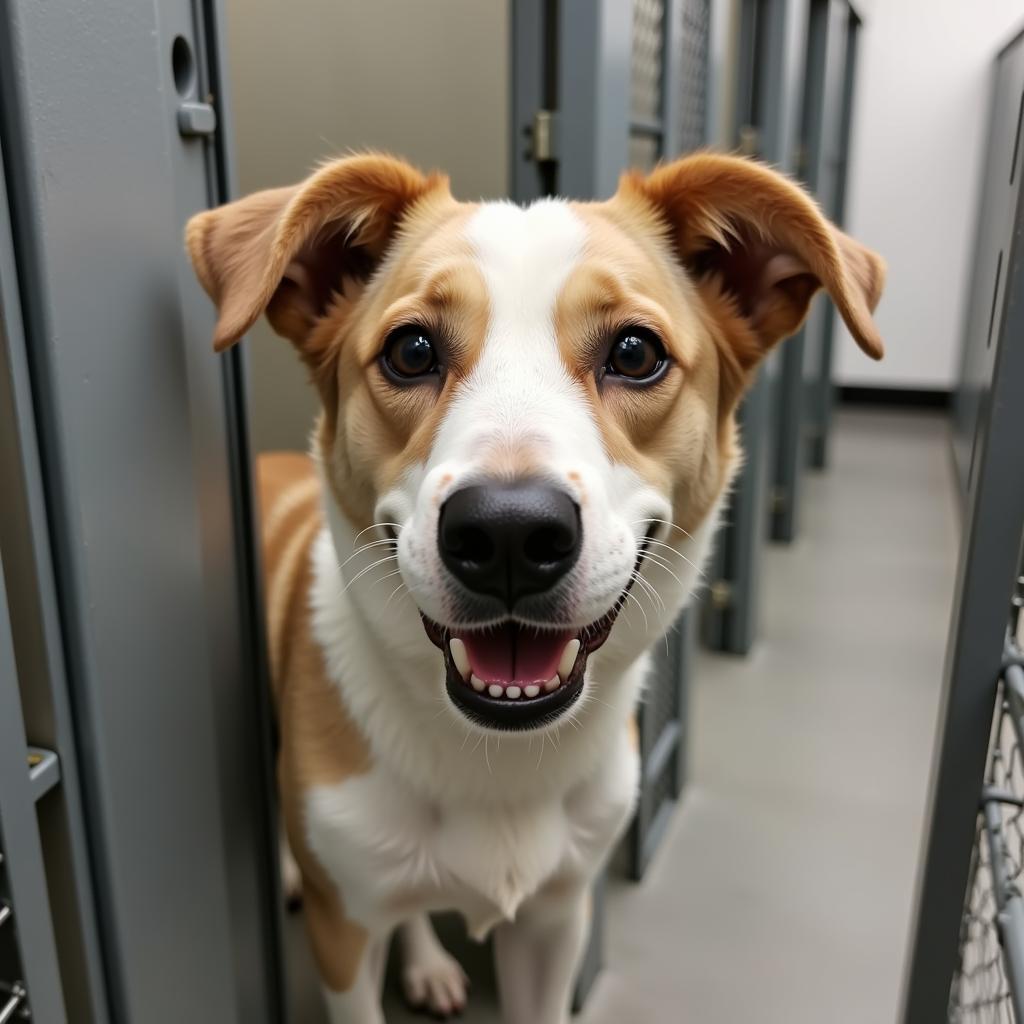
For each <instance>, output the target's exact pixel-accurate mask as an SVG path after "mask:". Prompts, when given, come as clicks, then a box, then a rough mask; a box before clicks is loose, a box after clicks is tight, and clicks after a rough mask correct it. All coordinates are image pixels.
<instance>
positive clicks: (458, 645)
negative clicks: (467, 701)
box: [448, 636, 472, 679]
mask: <svg viewBox="0 0 1024 1024" xmlns="http://www.w3.org/2000/svg"><path fill="white" fill-rule="evenodd" d="M448 646H449V648H451V652H452V661H454V662H455V667H456V668H457V669H458V670H459V675H460V676H462V678H463V679H468V678H469V674H470V672H471V671H472V668H471V667H470V664H469V655H468V654H467V653H466V645H465V644H464V643H463V642H462V641H461V640H460V639H459V638H458V637H457V636H453V637H452V638H451V640H449V641H448Z"/></svg>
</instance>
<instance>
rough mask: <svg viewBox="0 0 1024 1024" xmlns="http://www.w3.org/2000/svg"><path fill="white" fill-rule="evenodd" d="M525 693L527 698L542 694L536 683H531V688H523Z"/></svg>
mask: <svg viewBox="0 0 1024 1024" xmlns="http://www.w3.org/2000/svg"><path fill="white" fill-rule="evenodd" d="M523 693H524V694H525V695H526V696H527V697H536V696H537V694H538V693H540V687H539V686H537V685H536V684H535V683H530V685H529V686H524V687H523Z"/></svg>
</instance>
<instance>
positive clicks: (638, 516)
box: [188, 154, 883, 728]
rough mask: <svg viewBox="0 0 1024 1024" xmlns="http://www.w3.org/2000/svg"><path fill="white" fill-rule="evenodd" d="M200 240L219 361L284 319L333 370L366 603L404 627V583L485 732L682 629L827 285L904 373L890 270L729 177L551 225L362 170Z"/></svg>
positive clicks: (573, 206) (544, 212)
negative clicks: (765, 418) (719, 526)
mask: <svg viewBox="0 0 1024 1024" xmlns="http://www.w3.org/2000/svg"><path fill="white" fill-rule="evenodd" d="M188 246H189V250H190V252H191V255H192V259H193V262H194V263H195V266H196V269H197V272H198V274H199V277H200V279H201V281H202V283H203V285H204V287H205V288H206V290H207V291H208V292H209V294H210V295H211V296H212V298H213V299H214V301H215V302H216V303H217V306H218V309H219V319H218V322H217V327H216V333H215V338H214V344H215V347H216V348H217V349H218V350H222V349H225V348H227V347H228V346H230V345H233V344H234V343H235V342H237V341H238V340H239V338H240V337H241V336H242V334H243V333H244V332H245V331H246V330H248V329H249V328H250V327H251V326H252V324H253V323H254V322H255V321H256V319H257V318H258V317H259V316H260V315H261V314H264V313H265V314H266V315H267V317H268V319H269V320H270V322H271V324H272V325H273V327H274V328H275V329H276V330H277V331H278V333H280V334H282V335H284V336H285V337H287V338H288V339H289V340H290V341H291V342H292V343H293V344H294V345H295V347H296V349H297V350H298V352H299V354H300V356H301V357H302V359H303V360H304V361H305V363H306V364H307V366H308V367H309V370H310V373H311V376H312V379H313V381H314V383H315V385H316V387H317V388H318V390H319V393H320V397H321V400H322V403H323V415H322V417H321V420H320V424H319V427H318V430H317V435H316V442H315V445H316V449H317V454H318V456H319V459H320V462H321V466H322V470H323V473H324V477H325V481H326V484H327V487H328V489H329V492H330V498H331V499H332V500H331V502H330V504H331V506H332V509H331V510H330V511H331V512H332V517H333V518H334V519H335V522H334V523H333V524H332V528H333V530H334V534H335V542H336V545H337V546H338V548H339V550H338V551H337V554H338V556H339V561H340V562H343V563H345V568H344V569H343V572H344V574H345V575H346V576H347V577H348V580H349V584H348V594H349V595H350V596H351V597H352V599H354V600H357V601H361V602H362V603H363V604H364V607H366V608H367V609H368V611H369V613H370V615H371V616H375V617H379V616H380V615H381V614H382V613H383V611H384V608H385V599H387V600H388V601H390V600H391V598H394V596H395V590H394V588H393V587H392V586H385V587H384V588H383V590H381V589H380V588H378V587H376V586H375V583H376V581H377V580H379V579H381V578H384V577H386V576H387V575H388V574H389V573H390V574H391V575H395V574H396V573H397V574H398V575H400V583H399V587H401V586H402V585H404V586H405V587H407V588H408V592H409V594H410V595H411V597H412V599H413V601H414V603H415V608H416V610H417V611H418V613H419V615H420V616H421V617H422V623H423V627H424V629H425V631H426V635H427V636H428V637H429V638H430V639H431V640H432V641H433V642H434V644H435V645H437V647H439V648H440V649H441V651H442V652H443V657H444V662H445V665H446V670H447V671H446V684H445V685H446V690H447V694H448V697H449V698H450V700H451V702H452V703H453V704H454V705H455V706H456V707H457V708H459V709H460V710H461V711H462V712H463V713H464V714H465V715H466V716H467V717H468V718H469V719H471V720H472V721H474V722H476V723H477V724H479V725H481V726H483V727H485V728H529V727H535V726H542V725H545V724H548V723H551V722H553V721H555V720H557V719H558V718H559V716H560V715H561V713H562V712H564V711H565V710H566V709H568V708H569V707H571V706H572V705H573V704H574V703H575V702H576V700H577V698H578V697H579V696H580V694H581V693H582V692H584V691H585V689H586V687H587V686H594V685H598V684H596V683H595V682H594V681H593V679H592V678H591V675H592V674H587V673H586V668H587V659H588V657H589V656H590V655H591V654H593V652H594V651H596V650H597V649H598V648H600V647H602V645H605V643H606V641H608V640H609V637H610V636H611V637H612V640H611V642H610V643H608V645H607V648H606V650H605V651H604V652H603V653H602V658H605V659H608V660H609V661H614V660H615V659H618V661H619V662H620V663H621V664H622V665H625V664H627V663H628V662H629V661H631V660H633V659H635V658H636V657H637V656H638V654H639V653H640V651H642V650H643V648H644V647H646V646H647V645H648V644H649V643H650V641H651V639H653V637H654V636H656V635H657V634H658V633H660V632H661V631H662V630H663V629H664V628H666V627H667V626H668V624H669V623H670V622H671V620H672V618H673V617H674V616H675V614H676V613H677V611H678V609H679V607H680V606H681V605H682V603H683V602H684V600H685V599H686V597H687V596H688V594H689V592H690V590H691V589H692V588H693V586H694V585H695V583H696V582H697V576H698V574H699V571H700V570H699V566H700V562H701V560H702V559H703V557H704V556H705V553H706V550H707V546H708V538H709V535H710V533H711V531H712V529H713V526H714V519H715V515H716V510H717V507H718V504H719V501H720V497H721V495H722V494H723V491H724V490H725V489H726V488H727V486H728V483H729V481H730V479H731V476H732V474H733V473H734V471H735V469H736V466H737V462H738V447H737V441H736V436H735V428H734V424H733V412H734V410H735V408H736V404H737V402H738V400H739V398H740V396H741V395H742V393H743V391H744V389H745V387H746V386H747V384H748V382H749V381H750V380H751V377H752V374H753V372H754V370H755V368H756V367H757V365H758V363H759V362H760V361H761V359H762V358H763V357H764V356H765V354H766V353H767V352H768V351H769V350H770V349H771V348H772V346H773V345H775V344H776V343H777V342H778V341H780V340H781V339H783V338H784V337H786V336H787V335H789V334H792V333H793V332H794V331H795V330H796V329H797V328H798V326H799V325H800V323H801V322H802V320H803V319H804V316H805V314H806V312H807V308H808V304H809V302H810V300H811V298H812V296H813V295H814V293H815V292H816V291H817V290H818V288H820V287H823V288H824V289H825V290H826V291H827V292H828V293H829V295H830V296H831V298H832V300H833V301H834V302H835V304H836V306H837V308H838V310H839V312H840V314H841V315H842V317H843V319H844V321H845V322H846V324H847V326H848V327H849V329H850V331H851V332H852V334H853V336H854V338H855V339H856V340H857V342H858V343H859V345H860V346H861V348H863V349H864V350H865V352H867V353H868V354H869V355H870V356H873V357H875V358H879V357H880V356H881V354H882V343H881V340H880V338H879V336H878V333H877V331H876V329H875V326H874V324H873V322H872V320H871V311H872V310H873V309H874V306H875V304H876V302H877V301H878V298H879V295H880V292H881V286H882V280H883V265H882V262H881V260H880V259H879V258H878V257H877V256H875V255H874V254H873V253H871V252H869V251H868V250H867V249H865V248H863V247H862V246H860V245H858V244H857V243H856V242H854V241H853V240H852V239H850V238H848V237H847V236H845V235H844V234H842V233H841V232H840V231H838V230H837V229H836V228H834V227H833V226H832V225H830V224H829V223H828V222H827V221H826V220H825V219H824V218H823V217H822V215H821V213H820V212H819V211H818V209H817V207H816V206H815V205H814V203H813V202H812V201H811V200H810V199H809V198H808V197H807V196H806V195H805V194H804V193H803V192H802V191H801V190H800V189H799V188H798V187H796V186H795V185H794V184H792V183H791V182H790V181H788V180H787V179H785V178H783V177H782V176H780V175H778V174H776V173H774V172H773V171H771V170H768V169H767V168H765V167H763V166H761V165H758V164H756V163H752V162H749V161H746V160H741V159H738V158H733V157H728V156H718V155H711V154H701V155H697V156H693V157H689V158H686V159H683V160H680V161H678V162H676V163H673V164H669V165H667V166H664V167H661V168H659V169H658V170H656V171H655V172H654V173H653V174H651V175H650V176H649V177H641V176H639V175H636V174H630V175H626V176H625V177H624V178H623V180H622V183H621V185H620V187H619V191H618V193H617V194H616V195H615V196H614V197H613V198H612V199H610V200H608V201H607V202H600V203H573V202H566V201H562V200H542V201H539V202H536V203H533V204H532V205H531V206H529V207H527V208H525V209H524V208H520V207H517V206H514V205H512V204H509V203H482V204H470V203H459V202H456V201H455V200H454V199H453V198H452V197H451V195H450V193H449V191H448V185H447V180H446V179H445V178H443V177H440V176H437V175H433V176H429V177H428V176H424V175H422V174H420V173H419V172H418V171H416V170H414V169H413V168H412V167H410V166H408V165H407V164H405V163H403V162H401V161H398V160H395V159H392V158H390V157H386V156H378V155H360V156H353V157H349V158H347V159H343V160H339V161H336V162H334V163H330V164H327V165H325V166H324V167H322V168H321V169H320V170H319V171H317V172H316V173H315V174H314V175H312V176H311V177H310V178H309V179H308V180H307V181H305V182H304V183H302V184H301V185H299V186H297V187H294V188H285V189H278V190H274V191H269V192H262V193H258V194H256V195H253V196H250V197H248V198H246V199H242V200H240V201H238V202H236V203H231V204H229V205H227V206H225V207H222V208H220V209H217V210H212V211H209V212H206V213H202V214H199V215H198V216H197V217H195V218H194V219H193V220H192V222H191V223H190V224H189V228H188ZM357 542H358V543H357ZM353 552H356V554H355V557H354V560H353ZM346 560H348V561H347V562H346ZM396 560H397V568H396V565H395V561H396ZM360 574H362V575H360ZM389 593H390V597H388V594H389ZM399 603H402V602H401V599H399ZM405 607H406V612H405V614H406V615H410V614H412V608H411V606H410V605H409V603H408V602H405ZM620 612H622V613H623V620H624V621H623V622H622V623H620V624H619V625H616V623H617V619H618V617H619V615H620ZM391 614H392V615H394V614H395V612H394V608H392V613H391ZM613 627H615V629H614V634H613ZM416 630H417V632H419V628H418V626H417V627H416ZM420 636H421V637H422V633H420ZM394 642H395V643H396V644H402V643H403V642H404V638H403V637H402V636H401V632H400V629H399V630H398V631H397V632H396V634H395V636H394ZM420 642H422V640H421V641H420ZM438 678H440V673H438ZM435 696H436V695H435Z"/></svg>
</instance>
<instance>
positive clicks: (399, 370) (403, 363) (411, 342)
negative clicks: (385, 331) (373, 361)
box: [382, 327, 437, 379]
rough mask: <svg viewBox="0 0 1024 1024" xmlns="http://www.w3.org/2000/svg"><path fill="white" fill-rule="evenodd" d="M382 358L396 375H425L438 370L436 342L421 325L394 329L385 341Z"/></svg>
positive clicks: (403, 376)
mask: <svg viewBox="0 0 1024 1024" xmlns="http://www.w3.org/2000/svg"><path fill="white" fill-rule="evenodd" d="M382 359H383V362H384V366H385V367H386V368H387V369H388V370H389V371H390V372H391V373H392V375H393V376H395V377H401V378H405V379H408V378H411V377H424V376H426V375H427V374H428V373H434V372H436V370H437V353H436V352H435V350H434V343H433V342H432V341H431V340H430V335H428V334H427V332H426V331H424V330H423V328H421V327H399V328H398V329H397V330H394V331H392V332H391V334H389V335H388V339H387V341H386V342H384V352H383V354H382Z"/></svg>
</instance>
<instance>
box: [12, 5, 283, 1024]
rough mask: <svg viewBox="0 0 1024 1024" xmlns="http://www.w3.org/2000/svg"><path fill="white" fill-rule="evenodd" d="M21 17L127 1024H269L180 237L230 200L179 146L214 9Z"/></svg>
mask: <svg viewBox="0 0 1024 1024" xmlns="http://www.w3.org/2000/svg"><path fill="white" fill-rule="evenodd" d="M8 8H9V9H10V11H11V20H10V22H9V28H10V29H11V31H10V37H9V46H10V48H11V50H12V51H13V59H12V64H11V66H12V68H13V70H14V72H16V75H17V78H16V83H17V87H18V92H17V97H16V105H15V100H14V99H13V98H12V96H11V95H10V94H8V93H6V92H5V96H4V103H5V105H6V107H7V110H6V113H7V114H8V115H9V117H8V121H7V124H8V125H9V126H10V127H11V129H12V130H13V132H14V134H15V137H16V141H17V143H18V146H17V150H16V152H17V157H18V163H17V164H16V166H15V172H16V173H15V175H14V177H13V186H14V195H13V200H14V207H15V209H16V210H17V211H18V213H19V222H18V223H17V224H16V229H17V230H16V242H17V244H18V246H19V263H20V265H21V266H24V268H25V278H26V280H25V285H26V294H27V295H28V296H30V298H31V302H30V304H29V306H28V307H27V308H26V318H27V321H28V323H29V326H30V333H31V335H32V338H33V344H32V346H31V356H32V366H31V370H32V375H33V383H34V385H35V388H36V394H37V397H38V402H37V410H36V411H37V415H38V417H39V422H40V427H41V440H42V443H43V452H44V470H45V473H46V483H47V490H48V498H49V501H50V513H51V526H52V531H53V538H54V542H55V548H56V552H57V556H58V557H57V565H58V567H59V576H58V590H59V596H60V600H61V611H62V617H63V622H64V628H65V642H66V648H67V650H68V652H69V659H68V666H69V670H70V671H69V677H70V684H71V689H72V694H73V703H74V706H75V711H76V726H77V728H78V736H79V740H80V746H81V748H82V769H83V778H84V780H85V790H86V795H87V798H88V801H87V803H88V812H89V813H88V824H89V830H90V840H91V845H92V849H93V852H94V868H95V874H96V882H97V887H98V897H99V906H100V908H101V937H102V942H103V949H104V954H105V964H106V969H107V977H108V982H109V992H110V996H111V1002H112V1014H111V1016H112V1018H113V1019H116V1020H123V1021H129V1020H130V1021H143V1020H144V1021H146V1022H147V1024H159V1022H161V1021H167V1022H171V1021H180V1020H182V1019H192V1020H218V1021H230V1020H242V1019H245V1020H252V1021H259V1020H269V1019H271V1017H272V1015H273V998H272V995H271V992H272V978H273V975H274V965H273V964H268V963H267V962H266V958H265V957H264V956H262V955H253V954H252V952H251V951H252V950H253V948H254V944H258V945H260V947H261V948H263V947H265V944H264V943H263V934H264V933H265V932H266V930H267V928H268V927H269V925H268V924H267V923H266V922H265V921H261V920H260V911H259V910H258V909H257V910H252V912H250V913H248V914H247V915H246V918H245V919H244V920H243V919H240V918H239V916H238V915H239V913H240V911H241V910H242V909H243V902H244V906H245V907H248V908H250V909H251V908H261V907H266V906H268V905H269V904H270V897H269V895H268V894H267V893H266V892H265V891H264V890H263V889H261V888H260V887H259V885H258V880H257V875H258V874H259V871H258V869H257V868H255V867H253V865H252V863H251V862H252V860H253V858H254V857H258V856H260V855H261V854H260V851H259V850H258V849H257V848H256V847H254V846H253V845H252V844H251V843H250V834H249V833H250V829H249V828H239V827H238V825H239V819H240V818H247V817H248V816H252V815H253V814H255V809H254V804H258V803H260V802H261V801H262V800H263V799H264V798H265V797H264V795H262V789H263V772H264V766H263V765H262V764H260V763H259V762H258V761H257V762H255V763H254V762H253V761H252V760H251V759H250V760H249V761H248V763H247V764H241V763H237V762H235V761H231V763H230V764H228V761H229V760H230V759H231V758H232V757H234V755H236V754H238V755H241V754H243V753H244V752H245V750H246V748H248V747H249V745H250V743H251V742H252V740H251V738H246V737H245V735H244V732H245V730H246V729H247V728H248V729H252V728H253V720H254V717H255V714H254V713H255V708H256V705H257V703H258V701H259V699H260V697H259V695H258V693H257V692H256V691H255V688H256V686H257V685H258V682H257V681H256V680H254V678H253V675H252V673H251V666H249V665H248V662H247V655H246V652H245V651H244V650H243V644H244V638H245V636H246V631H245V629H244V628H243V627H244V623H243V621H242V620H243V618H244V614H245V613H244V612H243V610H242V608H241V605H242V602H243V596H242V595H241V594H240V593H239V588H238V585H237V583H236V581H238V580H240V579H242V578H243V573H242V571H241V568H240V566H239V564H238V558H239V547H238V544H237V543H236V540H237V538H236V529H235V514H234V513H235V505H234V502H233V495H232V491H231V486H232V482H233V481H234V480H235V478H236V476H237V472H236V471H235V469H234V467H233V465H232V463H231V458H230V452H229V444H228V424H227V417H226V411H225V388H226V387H227V386H229V385H228V371H229V367H230V365H231V364H230V363H225V364H221V363H218V362H217V361H216V360H215V358H214V357H213V355H212V353H211V352H210V351H209V348H208V345H209V337H210V331H211V327H212V311H211V310H210V309H209V306H208V303H206V301H205V299H204V298H203V297H202V295H201V293H200V290H199V289H198V286H197V285H196V284H195V283H194V281H193V280H192V278H191V275H190V272H189V270H188V268H187V266H186V263H185V257H184V253H183V249H182V244H181V230H182V226H183V221H184V217H185V215H186V214H187V213H188V212H192V211H193V210H195V209H198V208H200V207H202V206H206V205H208V204H209V202H210V201H211V200H215V199H216V198H217V197H216V196H215V195H212V194H211V192H210V168H209V165H208V160H210V159H212V155H213V150H212V148H210V145H209V143H207V142H204V141H203V140H202V139H191V140H188V141H184V140H182V139H181V137H180V136H179V134H178V130H177V117H176V108H177V102H178V101H177V99H176V98H175V92H174V82H173V76H172V69H171V57H170V54H171V44H172V40H173V35H174V33H178V32H180V33H181V34H182V35H183V36H184V37H185V38H186V39H189V40H191V41H192V44H193V50H194V51H195V52H196V68H197V70H196V72H195V74H196V76H197V77H196V78H195V81H194V83H192V84H191V85H190V86H189V87H188V88H186V89H185V90H184V91H185V92H188V93H194V92H195V91H196V90H198V89H199V88H201V86H202V85H203V72H202V67H203V64H202V60H203V56H202V53H201V50H200V47H201V44H202V33H203V31H204V29H205V28H206V27H207V26H208V25H209V24H210V21H207V20H206V17H207V15H208V13H209V12H208V11H206V10H204V11H202V12H201V14H200V16H201V17H203V18H204V21H203V22H201V23H195V22H193V21H192V17H193V13H192V11H193V9H192V5H191V3H190V2H188V0H174V2H172V0H165V2H162V3H161V4H160V6H159V9H156V8H155V7H154V6H150V5H140V4H133V3H127V2H113V0H109V2H103V3H92V4H88V5H76V6H74V7H71V8H68V7H66V6H64V5H62V6H60V7H59V8H56V7H54V6H51V5H48V4H38V3H33V2H31V0H11V2H10V3H9V4H8ZM197 95H198V96H202V93H197ZM182 175H185V176H187V177H188V182H187V183H186V182H183V181H182V180H181V176H182ZM225 727H227V729H228V732H227V733H226V734H225V732H224V729H225ZM253 731H255V730H253ZM229 798H230V803H229ZM253 828H255V826H254V827H253ZM242 884H246V885H247V888H248V895H247V898H246V899H245V900H244V901H243V900H242V898H241V897H242V894H241V892H240V889H239V886H240V885H242Z"/></svg>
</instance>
